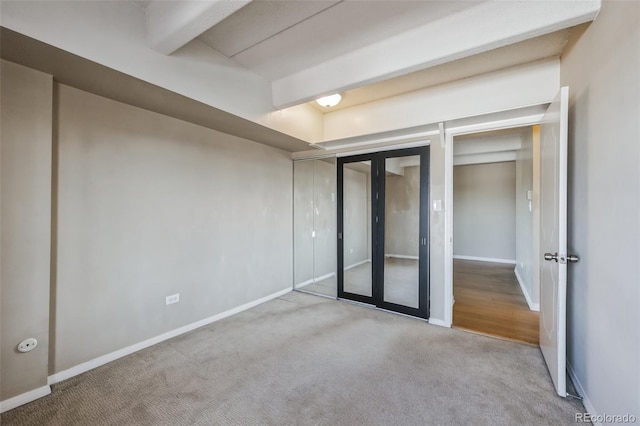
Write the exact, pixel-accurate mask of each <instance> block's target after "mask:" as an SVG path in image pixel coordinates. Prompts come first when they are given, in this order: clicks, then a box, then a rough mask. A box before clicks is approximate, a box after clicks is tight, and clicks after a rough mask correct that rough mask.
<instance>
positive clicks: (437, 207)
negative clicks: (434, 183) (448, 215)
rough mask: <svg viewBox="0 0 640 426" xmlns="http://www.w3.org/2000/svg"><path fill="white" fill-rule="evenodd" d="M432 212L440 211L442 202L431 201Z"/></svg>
mask: <svg viewBox="0 0 640 426" xmlns="http://www.w3.org/2000/svg"><path fill="white" fill-rule="evenodd" d="M433 211H434V212H441V211H442V200H433Z"/></svg>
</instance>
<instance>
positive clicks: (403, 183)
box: [383, 155, 420, 309]
mask: <svg viewBox="0 0 640 426" xmlns="http://www.w3.org/2000/svg"><path fill="white" fill-rule="evenodd" d="M384 163H385V165H384V170H385V190H384V193H385V204H384V266H383V269H384V291H383V300H384V302H389V303H394V304H397V305H402V306H407V307H410V308H415V309H418V307H419V290H420V286H419V285H420V279H419V269H420V268H419V256H420V156H419V155H411V156H407V157H393V158H385V159H384Z"/></svg>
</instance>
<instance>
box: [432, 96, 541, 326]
mask: <svg viewBox="0 0 640 426" xmlns="http://www.w3.org/2000/svg"><path fill="white" fill-rule="evenodd" d="M541 105H546V104H541ZM542 116H543V114H535V115H529V116H525V117H517V118H510V119H505V120H497V121H490V122H485V123H478V124H471V125H467V126H459V127H452V128H449V129H445V131H444V135H445V136H444V139H445V140H444V190H445V201H444V204H445V208H444V210H445V217H444V324H443V325H444V326H445V327H451V325H452V323H453V301H454V300H453V138H454V137H455V136H461V135H467V134H470V133H477V132H486V131H492V130H501V129H509V128H514V127H525V126H533V125H536V124H540V122H541V121H542Z"/></svg>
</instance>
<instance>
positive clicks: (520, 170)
mask: <svg viewBox="0 0 640 426" xmlns="http://www.w3.org/2000/svg"><path fill="white" fill-rule="evenodd" d="M515 165H516V199H515V202H516V257H515V258H516V271H517V273H518V276H519V277H520V280H522V285H523V286H524V288H525V291H526V292H527V296H528V299H529V300H531V303H533V304H534V305H536V304H539V285H538V284H537V283H538V281H537V279H538V275H537V274H536V270H537V267H538V262H537V258H538V257H537V255H536V256H534V251H533V249H534V239H533V235H534V233H533V220H534V201H536V203H537V200H533V191H534V186H533V177H534V171H533V169H534V166H533V132H532V129H531V128H530V127H529V128H528V129H527V130H526V131H524V132H523V135H522V148H520V149H519V150H518V151H517V152H516V162H515ZM527 191H531V198H532V199H531V200H528V199H527ZM534 283H535V284H534Z"/></svg>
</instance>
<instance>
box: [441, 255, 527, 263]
mask: <svg viewBox="0 0 640 426" xmlns="http://www.w3.org/2000/svg"><path fill="white" fill-rule="evenodd" d="M453 258H454V259H460V260H475V261H476V262H491V263H506V264H509V265H515V264H516V261H515V259H499V258H497V257H478V256H462V255H458V254H454V255H453Z"/></svg>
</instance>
